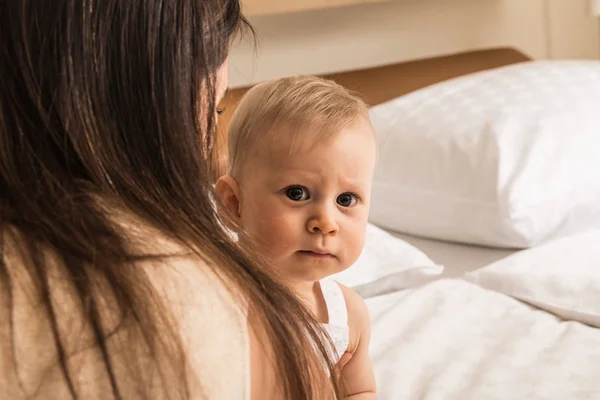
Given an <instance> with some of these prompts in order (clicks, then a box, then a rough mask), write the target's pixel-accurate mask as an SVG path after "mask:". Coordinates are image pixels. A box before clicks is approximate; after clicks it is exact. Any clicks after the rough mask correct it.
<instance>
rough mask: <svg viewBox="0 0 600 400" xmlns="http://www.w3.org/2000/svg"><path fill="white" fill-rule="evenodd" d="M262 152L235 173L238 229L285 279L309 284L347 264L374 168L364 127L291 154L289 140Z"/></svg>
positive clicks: (360, 238) (359, 240)
mask: <svg viewBox="0 0 600 400" xmlns="http://www.w3.org/2000/svg"><path fill="white" fill-rule="evenodd" d="M309 141H310V140H306V142H309ZM266 147H267V148H264V149H257V150H256V153H255V154H254V155H253V156H252V157H250V158H251V159H252V160H253V161H251V162H250V163H247V164H246V165H245V168H244V171H243V172H242V174H241V179H240V182H239V184H240V189H241V193H242V194H241V196H240V197H241V198H240V220H241V221H240V222H241V225H242V228H243V230H244V232H245V233H246V234H247V235H249V236H250V237H252V238H253V239H254V240H255V242H257V243H258V245H259V250H260V251H261V252H262V253H263V254H264V255H265V256H267V258H269V259H270V260H272V262H273V263H274V265H275V267H276V268H277V269H278V270H279V271H280V272H281V273H282V274H284V276H286V277H288V278H290V279H296V280H298V279H299V280H308V281H317V280H319V279H322V278H324V277H326V276H328V275H332V274H334V273H337V272H340V271H342V270H344V269H346V268H348V267H349V266H351V265H352V264H353V263H354V262H355V261H356V259H357V258H358V256H359V255H360V253H361V251H362V248H363V244H364V240H365V230H366V225H367V218H368V212H369V201H370V193H371V183H372V177H373V170H374V168H375V157H376V144H375V139H374V135H373V133H372V129H371V127H370V125H369V124H368V122H367V121H365V120H360V121H358V122H356V123H354V124H353V125H350V126H348V127H346V128H345V129H343V130H342V131H341V132H339V133H337V134H336V135H334V136H333V137H331V138H330V139H327V140H325V141H324V142H323V143H317V144H315V143H302V144H300V145H299V146H298V149H297V151H294V153H293V154H291V153H290V144H289V143H274V144H270V145H269V146H266Z"/></svg>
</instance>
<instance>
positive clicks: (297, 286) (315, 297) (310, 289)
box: [291, 281, 328, 323]
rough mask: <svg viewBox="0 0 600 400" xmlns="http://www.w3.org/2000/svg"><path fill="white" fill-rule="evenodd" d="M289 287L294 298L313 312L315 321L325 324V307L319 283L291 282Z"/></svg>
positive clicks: (326, 317)
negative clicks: (296, 297) (294, 295)
mask: <svg viewBox="0 0 600 400" xmlns="http://www.w3.org/2000/svg"><path fill="white" fill-rule="evenodd" d="M291 287H292V290H293V291H294V292H295V293H296V296H298V298H299V299H300V300H301V301H302V302H303V303H304V304H305V305H306V306H307V307H308V308H309V309H310V310H311V311H312V312H313V314H314V315H315V317H316V319H317V321H319V322H322V323H326V322H327V319H328V316H327V306H326V305H325V299H323V292H322V291H321V287H320V286H319V282H318V281H317V282H311V281H300V282H292V284H291Z"/></svg>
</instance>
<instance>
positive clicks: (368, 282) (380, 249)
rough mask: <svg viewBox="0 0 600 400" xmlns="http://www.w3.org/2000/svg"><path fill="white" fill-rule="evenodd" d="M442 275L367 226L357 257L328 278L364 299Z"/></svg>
mask: <svg viewBox="0 0 600 400" xmlns="http://www.w3.org/2000/svg"><path fill="white" fill-rule="evenodd" d="M442 272H444V267H443V266H440V265H436V264H435V263H434V262H433V261H431V260H430V259H429V258H428V257H427V256H426V255H425V254H423V252H421V251H420V250H419V249H417V248H416V247H413V246H412V245H410V244H408V243H406V242H405V241H403V240H400V239H398V238H395V237H393V236H392V235H390V234H389V233H387V232H386V231H384V230H382V229H380V228H378V227H376V226H375V225H372V224H368V225H367V233H366V238H365V246H364V249H363V251H362V253H361V255H360V257H359V258H358V260H357V261H356V262H355V263H354V264H353V265H352V266H351V267H350V268H348V269H346V270H345V271H342V272H340V273H338V274H335V275H333V276H332V278H333V279H334V280H336V281H338V282H340V283H342V284H344V285H346V286H348V287H351V288H353V289H354V290H356V291H357V292H358V293H359V294H360V295H361V296H363V297H365V298H368V297H374V296H378V295H380V294H385V293H389V292H394V291H399V290H403V289H409V288H411V287H415V286H418V285H421V284H423V283H426V282H429V281H431V280H433V279H435V278H437V277H439V275H440V274H442Z"/></svg>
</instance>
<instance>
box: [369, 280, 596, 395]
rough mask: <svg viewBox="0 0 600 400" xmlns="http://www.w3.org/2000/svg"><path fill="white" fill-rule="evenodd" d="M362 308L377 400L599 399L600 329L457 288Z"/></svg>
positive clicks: (434, 287)
mask: <svg viewBox="0 0 600 400" xmlns="http://www.w3.org/2000/svg"><path fill="white" fill-rule="evenodd" d="M599 290H600V288H599ZM367 305H368V307H369V310H370V312H371V318H372V338H371V354H372V358H373V364H374V369H375V374H376V378H377V385H378V393H379V395H378V397H379V398H380V399H383V400H396V399H397V400H411V399H414V400H417V399H418V400H486V399H489V400H521V399H523V400H542V399H553V400H554V399H557V400H559V399H560V400H583V399H600V329H597V328H592V327H589V326H587V325H584V324H581V323H579V322H576V321H563V320H560V319H558V318H557V317H555V316H553V315H552V314H550V313H547V312H545V311H542V310H538V309H535V308H533V307H530V306H528V305H526V304H524V303H521V302H519V301H518V300H515V299H513V298H511V297H508V296H506V295H504V294H501V293H498V292H493V291H489V290H486V289H483V288H481V287H479V286H476V285H475V284H472V283H468V282H466V281H462V280H450V279H445V280H440V281H436V282H433V283H430V284H427V285H425V286H422V287H420V288H416V289H412V290H407V291H402V292H398V293H393V294H389V295H385V296H380V297H376V298H372V299H368V300H367Z"/></svg>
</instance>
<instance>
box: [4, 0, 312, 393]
mask: <svg viewBox="0 0 600 400" xmlns="http://www.w3.org/2000/svg"><path fill="white" fill-rule="evenodd" d="M244 25H245V20H244V19H243V17H242V15H241V13H240V4H239V1H237V0H196V1H178V0H128V1H105V0H54V1H28V2H23V1H21V0H3V1H2V2H0V53H1V54H2V57H0V71H1V72H2V77H1V79H0V187H2V190H1V191H0V201H1V203H0V207H1V208H0V235H1V236H0V249H2V250H1V251H2V257H0V290H1V291H2V293H1V294H2V296H0V308H1V309H2V310H8V311H9V312H10V313H12V312H14V311H18V310H14V309H13V304H12V297H11V296H13V292H14V290H16V289H15V288H17V287H19V285H20V284H21V283H22V282H19V281H15V276H16V275H15V273H16V272H19V274H20V273H21V272H20V271H15V268H14V265H12V264H10V263H8V262H7V261H6V259H5V254H6V253H5V243H7V241H6V240H4V239H6V238H8V239H9V240H10V241H15V242H17V243H19V247H20V253H21V258H22V259H23V260H24V263H23V266H24V267H25V268H26V272H27V273H26V275H27V279H26V282H27V284H30V285H31V290H32V293H34V294H35V296H37V297H39V299H40V304H41V306H40V307H39V312H40V313H41V314H40V315H41V316H40V318H45V319H48V320H49V321H51V322H53V323H56V324H58V325H60V324H61V321H62V318H63V317H64V316H61V315H60V314H57V309H56V304H55V303H54V301H53V300H52V298H53V295H54V294H53V293H52V292H53V291H55V290H58V289H56V288H55V287H51V286H49V285H48V280H49V277H48V273H49V268H50V267H49V266H50V264H52V266H53V267H52V268H53V273H58V274H59V275H60V276H61V279H62V281H63V282H64V285H63V286H61V289H60V290H62V291H66V292H68V294H69V295H72V296H75V297H74V298H76V299H79V301H80V303H81V305H82V306H81V307H82V308H81V312H82V322H83V323H85V324H87V325H88V326H89V328H90V330H91V331H92V332H94V335H95V336H94V337H95V342H96V344H97V346H99V348H100V350H101V352H100V354H101V356H102V357H101V360H102V362H103V365H104V367H105V371H106V372H107V376H108V377H109V378H107V379H109V382H110V385H109V386H110V387H111V388H112V390H113V394H114V396H115V397H119V393H120V390H121V389H122V388H121V386H120V385H121V383H120V381H119V378H118V377H115V376H113V371H114V368H113V367H114V365H113V364H112V361H111V357H112V356H111V354H110V352H109V350H108V349H107V347H106V343H105V341H106V334H105V332H104V331H103V328H104V327H103V325H102V315H101V314H102V309H101V306H102V304H104V303H103V302H102V301H101V300H102V299H99V298H98V297H97V293H98V290H97V288H98V287H102V288H103V290H104V292H103V295H107V294H106V293H108V295H109V296H112V297H113V299H112V300H114V302H115V304H117V306H118V307H117V309H116V311H117V314H119V315H121V316H122V321H121V322H122V324H121V325H120V326H134V327H137V328H138V329H137V330H136V332H139V335H138V336H135V340H136V343H138V344H139V346H145V347H146V348H145V349H144V350H143V351H150V352H151V354H153V355H155V356H156V359H155V361H156V365H157V369H158V370H159V371H160V372H161V376H162V378H163V379H162V385H163V387H164V388H165V390H166V389H169V390H170V389H173V390H175V391H173V392H170V393H171V396H172V397H173V398H178V397H185V390H184V389H181V388H182V385H183V381H184V379H183V378H182V379H181V380H178V379H175V380H169V379H167V378H166V377H174V376H180V375H177V371H182V370H183V368H184V367H183V366H182V363H183V362H179V361H181V360H182V359H183V358H185V357H184V354H182V352H181V349H174V348H170V347H168V346H164V343H165V341H164V340H163V338H165V337H171V338H174V337H175V336H173V335H174V334H173V332H170V331H168V330H164V329H163V328H164V325H165V324H164V323H163V322H164V321H165V318H166V317H165V318H163V317H161V315H163V314H164V312H162V311H164V310H162V311H161V310H160V309H159V308H157V307H158V306H156V302H155V301H154V299H152V298H151V297H152V295H153V292H152V289H151V287H150V286H149V285H148V283H147V282H146V281H145V280H144V279H143V277H142V276H139V275H138V274H136V273H135V269H132V268H128V266H130V264H131V263H132V262H133V261H136V260H138V259H139V258H147V257H149V256H152V255H150V254H139V253H137V252H134V251H133V250H132V249H131V248H130V246H129V242H128V241H127V240H126V239H128V238H127V235H128V232H124V231H123V230H121V229H120V228H119V227H118V226H117V225H115V224H113V223H112V222H111V219H110V218H109V216H107V215H106V212H105V210H102V209H100V207H99V203H98V201H96V200H97V199H98V197H100V198H101V199H105V200H108V201H110V204H117V205H118V206H119V207H123V208H125V209H126V210H129V211H131V212H132V213H134V214H135V215H136V216H137V217H140V218H141V219H142V220H144V221H145V222H147V223H148V224H149V225H150V226H152V227H154V228H158V229H160V230H161V231H162V232H163V233H164V234H166V235H167V236H169V237H170V238H172V239H175V240H177V241H179V242H181V243H183V244H184V245H186V246H187V247H189V249H190V250H192V251H194V252H196V253H197V254H198V256H200V257H202V258H204V259H205V261H206V262H207V264H208V265H210V266H211V267H212V268H213V269H214V271H215V272H217V273H218V275H219V276H222V277H223V279H224V280H226V281H228V282H229V283H230V287H231V288H232V290H233V289H234V288H236V289H239V292H240V293H241V295H242V296H244V297H246V298H247V299H249V304H250V305H251V306H252V305H256V306H257V308H258V309H259V310H263V311H261V312H262V313H263V314H262V319H263V320H264V322H265V324H266V331H267V333H268V334H269V335H270V337H271V338H272V339H273V341H274V345H273V346H274V349H275V350H276V351H277V352H279V353H281V354H285V355H287V357H283V360H284V361H281V363H280V365H279V367H280V368H283V367H285V366H289V367H290V368H291V369H292V370H293V371H299V372H305V371H306V368H307V367H306V364H303V363H302V362H303V361H302V360H300V361H298V360H295V359H294V357H289V355H290V354H292V353H293V351H296V350H297V349H298V348H299V347H302V346H303V343H304V342H305V341H303V339H302V338H301V337H298V338H296V339H294V338H293V335H294V333H293V332H292V333H291V335H292V341H291V343H292V344H290V345H287V344H285V335H286V334H290V332H289V331H290V330H291V329H294V328H297V327H298V326H299V322H298V321H305V322H306V321H308V322H310V319H309V318H308V317H307V316H306V314H305V312H304V310H303V309H302V308H300V307H299V306H298V305H297V303H296V302H295V301H294V300H293V297H292V296H291V295H289V296H288V292H287V291H285V290H284V289H283V288H282V287H281V286H280V285H278V284H277V283H275V282H274V281H273V280H271V278H270V277H269V275H268V274H265V273H263V272H261V271H260V269H259V268H258V267H257V266H256V263H254V262H252V261H250V260H249V259H248V257H247V256H245V255H244V254H243V253H241V252H240V250H238V249H237V248H236V247H235V246H234V245H233V244H230V243H229V242H228V240H227V237H226V235H225V234H224V233H223V232H222V231H221V230H220V228H219V227H220V224H219V221H218V219H217V217H216V216H215V211H214V209H213V207H212V205H211V204H212V203H211V199H210V194H211V190H212V189H211V188H212V186H211V177H212V171H211V165H210V161H211V159H212V158H211V145H212V140H213V132H214V127H215V119H216V102H217V100H218V96H219V95H220V94H219V93H217V92H218V91H220V92H222V91H223V85H222V82H221V81H219V82H217V81H218V79H217V77H218V76H220V75H223V74H224V72H223V71H224V70H223V69H221V74H219V73H218V71H219V68H220V67H223V68H225V67H226V63H225V61H226V59H227V54H228V48H229V43H230V40H231V38H232V36H233V35H234V34H235V33H236V32H237V30H238V29H239V28H240V27H243V26H244ZM224 63H225V64H224ZM157 251H158V252H160V249H158V250H157ZM19 276H21V275H19ZM24 279H25V278H24ZM263 289H270V290H271V292H272V293H275V294H278V295H279V297H277V296H275V297H272V298H278V299H279V301H280V302H281V301H283V302H284V303H285V302H287V303H289V305H290V309H291V311H289V312H288V311H285V312H283V313H282V314H283V316H275V309H274V305H273V304H272V302H273V301H272V300H269V299H268V298H267V297H266V295H265V294H264V292H261V290H263ZM3 315H5V314H3ZM288 325H289V326H288ZM10 334H11V335H13V337H14V336H17V335H19V332H18V331H16V330H15V329H14V326H12V328H11V330H10ZM168 335H172V336H168ZM159 337H160V340H159V339H158V338H159ZM71 339H72V338H71V337H70V336H69V335H67V334H63V333H61V332H59V331H58V330H56V331H53V341H52V342H49V343H48V346H55V347H56V349H57V354H59V355H60V357H59V358H58V361H57V364H59V366H60V367H61V369H62V376H63V379H64V380H65V381H66V382H67V383H68V385H69V387H70V388H71V389H70V390H71V393H72V395H74V396H76V395H77V389H76V386H75V384H74V382H73V380H72V375H71V371H70V370H69V368H68V366H67V362H66V361H65V360H66V359H67V358H68V357H69V354H68V351H67V350H68V348H69V341H70V340H71ZM132 340H133V339H132ZM167 342H168V340H167ZM140 343H141V344H140ZM161 346H162V347H161ZM122 351H123V354H122V357H126V355H127V354H128V353H127V351H129V350H128V348H127V347H123V349H122ZM131 354H132V357H133V356H134V350H131ZM113 355H114V354H113ZM159 355H163V356H164V357H163V358H162V359H161V357H159ZM2 357H5V355H2ZM6 357H8V359H7V360H6V361H7V363H4V361H5V360H2V362H0V364H2V365H12V366H13V367H14V369H17V368H18V365H23V364H27V363H28V362H31V360H14V359H13V358H11V356H6ZM304 361H305V360H304ZM180 364H181V365H180ZM180 366H181V368H180ZM132 368H134V367H133V366H132ZM177 368H180V369H177ZM303 368H304V369H303ZM280 370H282V369H280ZM169 371H171V372H169ZM134 372H137V373H138V375H139V376H138V378H139V380H140V382H138V383H142V384H141V385H140V387H141V389H140V390H144V387H143V386H144V385H143V382H141V380H143V377H144V373H143V372H144V371H143V370H139V371H134ZM300 376H301V377H300V378H295V379H296V380H294V379H292V378H290V379H287V380H285V382H284V383H283V385H284V386H285V387H286V388H287V389H288V390H291V389H302V388H304V389H307V388H308V387H309V386H308V383H307V379H308V378H306V376H305V375H302V374H300ZM302 377H303V378H302ZM284 378H285V377H284Z"/></svg>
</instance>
